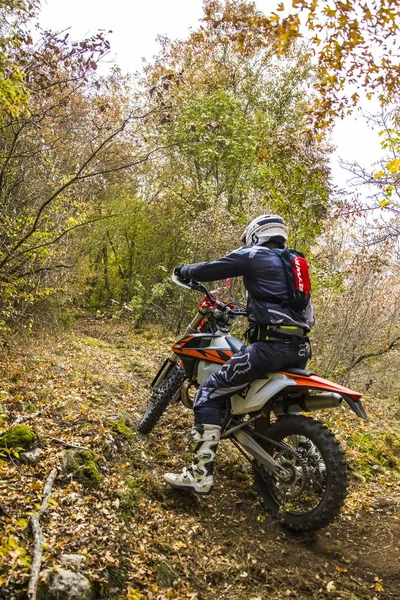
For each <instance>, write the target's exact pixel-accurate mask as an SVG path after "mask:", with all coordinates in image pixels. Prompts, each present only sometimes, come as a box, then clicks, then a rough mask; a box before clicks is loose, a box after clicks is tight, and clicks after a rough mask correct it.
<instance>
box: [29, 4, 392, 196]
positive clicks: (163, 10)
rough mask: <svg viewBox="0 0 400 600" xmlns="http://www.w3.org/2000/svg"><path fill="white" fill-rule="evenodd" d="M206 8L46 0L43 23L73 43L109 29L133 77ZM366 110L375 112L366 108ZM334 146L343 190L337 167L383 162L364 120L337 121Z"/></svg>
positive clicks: (116, 53) (266, 7)
mask: <svg viewBox="0 0 400 600" xmlns="http://www.w3.org/2000/svg"><path fill="white" fill-rule="evenodd" d="M276 4H277V2H276V0H256V5H257V7H258V8H259V9H260V10H262V11H263V12H265V13H269V12H270V11H271V10H273V9H274V7H276ZM202 5H203V2H202V0H147V1H146V0H42V11H41V14H40V23H41V25H42V27H45V28H49V29H53V30H61V29H65V28H67V27H71V37H72V38H74V39H80V38H82V37H83V36H85V35H87V34H91V33H95V32H96V31H97V30H98V29H104V30H105V31H108V30H110V29H111V30H112V32H113V33H112V34H109V35H108V39H109V40H110V42H111V55H110V57H111V58H115V61H116V62H117V64H118V65H119V66H120V67H121V69H122V70H123V71H126V72H130V73H132V72H134V71H136V70H138V69H139V68H140V67H141V64H142V62H141V58H142V57H145V58H146V59H148V60H149V59H151V57H152V56H153V55H154V54H155V53H156V52H157V51H158V49H159V45H158V44H157V42H156V37H157V35H159V34H161V35H167V36H168V37H170V38H172V39H174V38H177V37H178V38H182V39H184V38H185V37H186V36H187V33H188V31H189V28H191V27H192V28H196V27H197V25H198V21H199V19H200V18H201V16H202V13H203V11H202ZM366 109H367V110H371V109H369V106H368V105H366ZM333 143H334V145H335V146H336V147H337V150H336V152H335V153H334V155H333V157H332V162H331V167H332V176H333V182H334V184H336V185H338V186H340V187H345V185H346V180H347V179H348V178H349V174H348V173H347V172H346V171H344V170H343V169H341V168H340V167H339V158H342V159H344V160H346V161H351V162H358V163H360V164H361V165H363V166H365V167H369V166H370V165H371V164H373V163H374V162H376V161H377V160H378V159H379V157H381V156H382V151H381V148H380V144H379V138H378V134H377V131H372V130H371V129H370V128H369V127H368V126H367V125H366V122H365V121H364V119H363V118H362V117H361V116H360V117H354V116H351V117H347V118H346V119H344V120H343V121H338V122H337V124H336V125H335V128H334V132H333Z"/></svg>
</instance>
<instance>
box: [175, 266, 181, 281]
mask: <svg viewBox="0 0 400 600" xmlns="http://www.w3.org/2000/svg"><path fill="white" fill-rule="evenodd" d="M181 270H182V265H178V266H177V267H175V269H174V275H175V277H178V279H183V277H182V275H181Z"/></svg>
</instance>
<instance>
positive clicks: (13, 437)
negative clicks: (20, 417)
mask: <svg viewBox="0 0 400 600" xmlns="http://www.w3.org/2000/svg"><path fill="white" fill-rule="evenodd" d="M35 440H36V434H35V432H34V431H33V429H32V427H29V425H23V424H21V425H13V426H12V427H10V428H9V429H7V430H6V431H4V432H3V434H2V435H1V434H0V448H6V449H11V448H14V449H16V448H23V449H24V450H29V448H31V447H32V445H33V444H34V442H35Z"/></svg>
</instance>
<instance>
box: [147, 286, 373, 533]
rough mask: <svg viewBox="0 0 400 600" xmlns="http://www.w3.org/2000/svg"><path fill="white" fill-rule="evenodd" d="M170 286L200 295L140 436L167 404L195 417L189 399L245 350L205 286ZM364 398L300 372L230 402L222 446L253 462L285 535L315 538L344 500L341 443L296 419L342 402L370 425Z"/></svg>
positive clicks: (226, 310) (229, 306)
mask: <svg viewBox="0 0 400 600" xmlns="http://www.w3.org/2000/svg"><path fill="white" fill-rule="evenodd" d="M172 278H173V281H174V282H175V283H177V284H179V285H181V286H183V287H185V288H187V289H192V290H198V291H201V292H202V293H203V294H204V297H203V299H202V300H201V302H200V303H199V305H198V312H197V314H196V316H195V317H194V319H193V320H192V322H191V323H190V325H189V326H188V328H187V330H186V332H185V334H184V335H183V337H182V338H181V339H180V340H179V341H178V342H176V343H175V344H174V345H173V354H172V355H171V356H169V357H168V358H167V359H166V360H165V362H164V363H163V365H162V366H161V368H160V370H159V372H158V373H157V375H156V377H155V378H154V380H153V382H152V383H151V399H150V403H149V405H148V407H147V409H146V412H145V414H144V416H143V417H142V419H141V421H140V423H139V425H138V429H139V431H140V432H141V433H149V432H150V431H151V430H152V428H153V427H154V426H155V425H156V423H157V422H158V420H159V419H160V417H161V415H162V414H163V412H164V411H165V410H166V408H167V406H168V405H169V404H174V403H178V402H181V403H182V404H183V405H184V406H185V407H187V408H189V409H193V396H194V393H195V391H196V389H197V388H198V386H199V385H201V384H202V383H203V382H204V381H206V379H207V378H208V377H209V376H210V375H211V373H213V372H216V371H219V370H220V368H221V366H222V365H223V364H224V363H225V362H226V361H227V360H229V358H230V357H231V356H233V354H235V353H236V352H238V351H239V350H240V349H241V347H242V346H243V343H242V342H241V341H240V340H239V339H237V338H236V337H234V336H232V335H230V333H229V332H230V328H231V326H232V323H233V321H234V319H236V318H237V317H239V316H244V315H245V314H246V313H245V311H243V310H241V308H240V307H238V306H237V305H235V304H234V303H225V302H222V301H221V300H218V299H217V298H216V297H215V295H213V293H212V292H210V291H209V290H208V289H207V288H206V287H205V286H204V285H203V284H202V283H199V282H196V281H189V280H183V279H180V278H179V279H178V278H177V277H176V276H175V275H174V276H173V277H172ZM361 396H362V394H361V393H359V392H355V391H353V390H350V389H348V388H346V387H343V386H341V385H338V384H336V383H333V382H332V381H329V380H327V379H324V378H322V377H319V376H318V375H317V374H316V373H314V372H312V371H306V370H303V369H298V368H291V369H285V370H284V371H282V372H276V373H270V374H266V375H265V377H262V378H261V379H257V380H256V381H253V382H252V383H251V384H249V385H248V386H247V387H246V388H245V390H244V391H243V392H241V393H237V394H235V395H234V396H232V397H231V398H230V399H228V400H227V407H226V412H225V416H224V418H223V422H222V434H221V440H223V439H229V440H230V441H231V442H232V443H233V444H234V445H235V446H236V447H237V448H238V450H239V451H240V453H241V454H242V455H243V456H244V457H245V458H246V459H247V460H248V461H249V462H250V464H251V466H252V470H253V474H254V487H255V489H256V491H257V493H258V495H259V496H260V497H261V500H262V503H263V505H264V508H265V509H266V510H267V511H268V512H269V513H270V514H271V515H272V516H273V517H274V518H277V519H279V520H280V522H281V523H282V525H284V526H285V527H286V528H288V529H290V530H292V531H296V532H310V531H316V530H318V529H320V528H322V527H325V526H326V525H328V524H329V523H330V522H331V521H332V520H333V519H334V518H335V516H336V515H337V514H338V513H339V511H340V509H341V507H342V505H343V503H344V499H345V496H346V492H347V465H346V460H345V457H344V454H343V451H342V449H341V447H340V445H339V442H338V441H337V439H336V438H335V436H334V435H333V433H332V432H331V431H329V430H328V429H327V427H326V426H325V425H323V424H322V423H321V422H320V421H317V420H315V419H313V418H311V417H309V416H304V415H302V414H301V413H303V412H306V413H309V412H313V411H319V410H325V409H326V410H327V409H331V408H335V407H337V406H339V405H340V404H341V403H342V402H343V401H344V402H345V403H346V404H347V405H348V406H349V408H350V409H351V410H352V411H353V412H354V413H355V414H356V415H357V416H359V417H361V418H367V415H366V413H365V410H364V407H363V406H362V404H361V401H360V398H361Z"/></svg>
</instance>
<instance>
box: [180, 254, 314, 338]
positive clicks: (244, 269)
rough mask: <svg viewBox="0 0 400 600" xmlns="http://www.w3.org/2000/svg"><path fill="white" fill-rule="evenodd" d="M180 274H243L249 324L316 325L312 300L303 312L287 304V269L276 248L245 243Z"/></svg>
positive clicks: (200, 278) (220, 276)
mask: <svg viewBox="0 0 400 600" xmlns="http://www.w3.org/2000/svg"><path fill="white" fill-rule="evenodd" d="M181 274H182V277H184V278H186V279H194V280H196V281H215V280H216V279H226V278H228V277H243V283H244V286H245V288H246V290H247V317H248V319H249V321H250V323H256V324H257V325H297V326H299V327H303V328H305V329H307V330H309V329H310V328H311V326H312V324H313V321H314V317H313V310H312V305H311V302H310V303H309V306H308V307H307V308H306V310H304V311H302V312H294V311H293V310H291V309H290V308H288V307H287V306H286V304H287V302H288V299H289V296H288V282H287V277H286V273H285V268H284V266H283V263H282V260H281V259H280V257H279V256H278V254H277V253H276V252H274V250H273V249H270V248H267V247H265V246H251V247H250V246H243V247H242V248H238V249H237V250H233V252H230V253H229V254H227V255H226V256H223V257H222V258H219V259H218V260H213V261H211V262H202V263H196V264H192V265H186V266H184V267H182V270H181Z"/></svg>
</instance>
